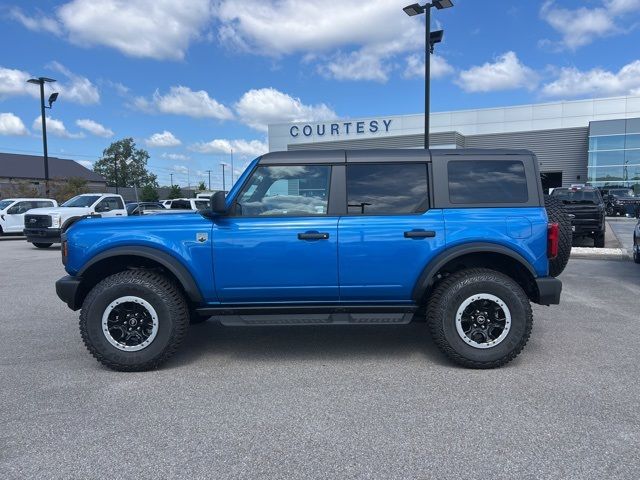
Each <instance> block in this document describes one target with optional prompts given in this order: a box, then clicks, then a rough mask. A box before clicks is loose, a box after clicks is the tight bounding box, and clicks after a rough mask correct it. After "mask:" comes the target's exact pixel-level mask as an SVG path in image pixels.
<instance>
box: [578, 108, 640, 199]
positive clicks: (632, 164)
mask: <svg viewBox="0 0 640 480" xmlns="http://www.w3.org/2000/svg"><path fill="white" fill-rule="evenodd" d="M587 167H588V181H589V183H590V184H591V185H594V186H597V187H629V188H633V189H634V191H635V193H636V194H640V118H631V119H627V120H607V121H600V122H591V124H590V125H589V163H588V166H587Z"/></svg>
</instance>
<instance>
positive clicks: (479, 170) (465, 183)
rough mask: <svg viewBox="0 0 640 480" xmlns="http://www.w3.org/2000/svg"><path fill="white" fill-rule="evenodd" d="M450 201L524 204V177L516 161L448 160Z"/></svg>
mask: <svg viewBox="0 0 640 480" xmlns="http://www.w3.org/2000/svg"><path fill="white" fill-rule="evenodd" d="M447 169H448V172H447V173H448V179H449V201H450V202H451V203H453V204H483V203H486V204H491V203H527V202H528V201H529V193H528V190H527V176H526V174H525V168H524V163H523V162H522V161H518V160H476V161H473V160H452V161H450V162H449V163H448V166H447Z"/></svg>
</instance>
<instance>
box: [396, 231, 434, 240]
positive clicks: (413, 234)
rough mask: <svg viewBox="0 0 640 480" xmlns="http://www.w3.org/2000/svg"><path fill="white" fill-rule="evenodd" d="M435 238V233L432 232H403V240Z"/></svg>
mask: <svg viewBox="0 0 640 480" xmlns="http://www.w3.org/2000/svg"><path fill="white" fill-rule="evenodd" d="M435 236H436V232H434V231H433V230H411V231H409V232H404V238H418V239H419V238H433V237H435Z"/></svg>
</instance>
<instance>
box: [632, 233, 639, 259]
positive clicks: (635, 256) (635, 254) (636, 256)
mask: <svg viewBox="0 0 640 480" xmlns="http://www.w3.org/2000/svg"><path fill="white" fill-rule="evenodd" d="M636 242H637V240H636V237H635V235H634V236H633V261H634V262H636V263H640V245H638V244H637V243H636Z"/></svg>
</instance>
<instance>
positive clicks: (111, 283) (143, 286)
mask: <svg viewBox="0 0 640 480" xmlns="http://www.w3.org/2000/svg"><path fill="white" fill-rule="evenodd" d="M130 295H132V296H137V297H140V298H142V299H144V300H145V301H147V302H149V304H151V306H152V307H153V308H154V309H155V311H156V312H157V314H158V333H157V335H156V337H155V338H154V339H153V341H152V342H151V343H150V344H149V345H148V346H147V347H145V348H144V349H142V350H139V351H135V352H126V351H122V350H119V349H117V348H116V347H114V346H113V345H111V343H109V341H108V340H107V338H106V336H105V334H104V333H103V331H102V315H103V313H104V311H105V309H106V308H107V306H108V305H109V304H110V303H111V302H113V301H114V300H116V299H118V298H120V297H123V296H130ZM188 326H189V307H188V305H187V302H186V300H185V298H184V296H183V294H182V292H181V291H180V289H179V287H178V286H177V285H176V284H174V283H173V282H172V281H171V280H169V279H168V278H167V277H165V276H163V275H161V274H158V273H155V272H152V271H148V270H129V271H125V272H120V273H116V274H114V275H111V276H109V277H107V278H105V279H104V280H102V281H101V282H100V283H98V284H97V285H96V286H95V287H94V288H93V289H92V290H91V291H90V292H89V294H88V295H87V297H86V298H85V300H84V303H83V304H82V311H81V313H80V334H81V335H82V340H83V342H84V344H85V346H86V347H87V349H88V350H89V352H90V353H91V355H93V356H94V357H95V358H96V359H97V360H98V361H99V362H100V363H102V364H103V365H105V366H107V367H109V368H110V369H112V370H119V371H130V372H131V371H143V370H151V369H154V368H157V367H159V366H160V365H161V364H163V363H164V362H166V361H167V360H168V359H169V358H170V357H171V356H172V355H173V354H174V353H175V352H176V350H177V349H178V347H179V346H180V344H181V343H182V341H183V340H184V337H185V335H186V333H187V328H188Z"/></svg>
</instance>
